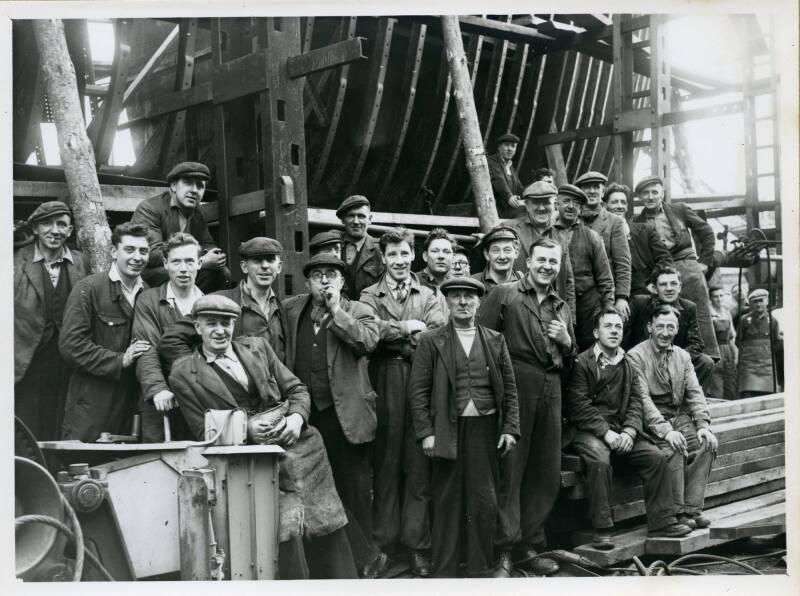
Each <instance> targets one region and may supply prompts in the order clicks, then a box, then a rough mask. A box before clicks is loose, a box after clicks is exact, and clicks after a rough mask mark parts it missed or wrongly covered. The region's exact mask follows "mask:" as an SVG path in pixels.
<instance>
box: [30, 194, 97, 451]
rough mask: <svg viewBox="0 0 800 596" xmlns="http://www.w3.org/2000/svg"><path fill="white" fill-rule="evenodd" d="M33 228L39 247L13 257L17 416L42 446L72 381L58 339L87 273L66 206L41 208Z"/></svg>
mask: <svg viewBox="0 0 800 596" xmlns="http://www.w3.org/2000/svg"><path fill="white" fill-rule="evenodd" d="M28 226H29V227H30V229H31V232H32V233H33V238H34V241H33V242H32V243H29V244H27V245H25V246H23V247H22V248H20V249H19V250H17V252H16V253H14V414H15V415H16V416H18V417H19V418H20V419H21V420H22V421H23V422H24V423H25V425H26V426H27V427H28V428H29V429H30V430H31V432H32V433H33V435H34V436H35V437H36V439H37V440H39V441H55V440H58V439H59V438H60V434H61V418H62V416H63V415H64V401H65V397H66V390H67V384H68V382H69V375H70V371H69V368H68V367H67V365H66V364H65V363H64V361H63V360H62V358H61V354H59V352H58V338H59V333H60V330H61V324H62V320H63V316H64V308H65V306H66V303H67V297H68V296H69V293H70V291H71V290H72V287H73V286H74V285H75V284H76V283H77V282H78V281H80V280H81V279H82V278H83V277H85V276H86V273H87V267H86V263H85V262H84V259H83V255H82V254H81V253H80V252H78V251H76V250H70V249H69V247H68V246H67V245H66V241H67V239H68V238H69V237H70V234H72V214H71V212H70V210H69V207H68V206H67V205H66V204H65V203H62V202H61V201H49V202H47V203H42V204H41V205H39V206H38V207H37V208H36V210H34V212H33V213H32V214H31V216H30V217H29V218H28Z"/></svg>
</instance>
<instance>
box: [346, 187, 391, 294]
mask: <svg viewBox="0 0 800 596" xmlns="http://www.w3.org/2000/svg"><path fill="white" fill-rule="evenodd" d="M336 217H338V218H339V219H340V220H341V221H342V224H343V225H344V233H343V234H342V260H343V261H344V262H345V264H346V265H347V271H346V272H345V283H344V287H345V289H346V290H347V293H348V295H350V296H353V297H357V296H360V295H361V292H362V290H363V289H364V288H366V287H367V286H371V285H372V284H374V283H377V281H378V280H379V279H380V278H381V275H383V271H384V269H385V265H384V264H383V259H382V258H381V251H380V248H379V247H378V241H377V240H375V238H373V237H372V236H370V235H369V234H368V233H367V228H368V227H369V224H370V223H372V212H371V208H370V204H369V200H368V199H367V197H365V196H362V195H353V196H351V197H347V198H346V199H345V200H344V201H342V204H341V205H339V208H338V209H337V210H336Z"/></svg>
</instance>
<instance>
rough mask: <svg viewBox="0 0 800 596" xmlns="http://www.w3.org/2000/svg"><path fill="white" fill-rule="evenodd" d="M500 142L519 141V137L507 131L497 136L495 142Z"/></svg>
mask: <svg viewBox="0 0 800 596" xmlns="http://www.w3.org/2000/svg"><path fill="white" fill-rule="evenodd" d="M500 143H519V137H518V136H517V135H515V134H511V133H510V132H507V133H506V134H504V135H500V136H499V137H497V144H498V145H499V144H500Z"/></svg>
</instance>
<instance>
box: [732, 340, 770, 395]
mask: <svg viewBox="0 0 800 596" xmlns="http://www.w3.org/2000/svg"><path fill="white" fill-rule="evenodd" d="M739 391H740V392H743V391H765V392H767V393H772V392H773V391H775V387H774V386H773V385H772V355H771V353H770V346H769V337H759V338H755V339H747V340H745V341H744V342H743V343H742V349H741V351H740V352H739Z"/></svg>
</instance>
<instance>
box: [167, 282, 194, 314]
mask: <svg viewBox="0 0 800 596" xmlns="http://www.w3.org/2000/svg"><path fill="white" fill-rule="evenodd" d="M202 295H203V290H201V289H200V288H198V287H197V286H192V293H191V294H190V296H189V300H188V302H186V301H183V300H178V297H177V296H176V295H175V291H174V290H173V289H172V283H168V284H167V302H168V303H169V305H170V308H174V309H175V310H177V311H178V312H179V313H181V315H182V316H184V317H185V316H186V315H188V314H189V313H190V312H192V305H193V304H194V303H195V301H196V300H197V299H198V298H200V297H201V296H202Z"/></svg>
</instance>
